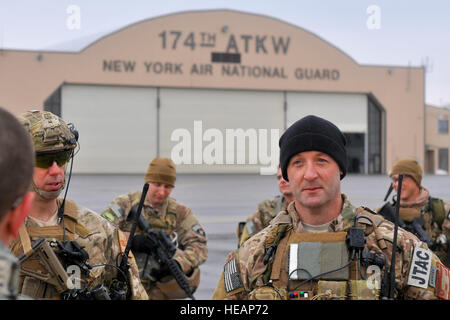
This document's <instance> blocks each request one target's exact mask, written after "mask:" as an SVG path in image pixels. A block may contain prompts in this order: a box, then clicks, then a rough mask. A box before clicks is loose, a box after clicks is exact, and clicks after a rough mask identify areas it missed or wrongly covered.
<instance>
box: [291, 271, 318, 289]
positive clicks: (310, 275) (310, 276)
mask: <svg viewBox="0 0 450 320" xmlns="http://www.w3.org/2000/svg"><path fill="white" fill-rule="evenodd" d="M295 271H305V272H306V273H307V274H308V276H309V280H308V281H311V282H310V285H309V291H312V285H313V283H312V278H313V276H312V274H311V273H310V272H309V271H308V270H306V269H303V268H297V269H294V270H292V271H291V273H289V275H288V280H287V289H288V291H291V290H290V289H289V280H290V279H291V276H292V274H293V273H294V272H295ZM295 289H297V288H295ZM295 289H294V290H295Z"/></svg>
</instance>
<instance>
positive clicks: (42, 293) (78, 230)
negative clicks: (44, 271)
mask: <svg viewBox="0 0 450 320" xmlns="http://www.w3.org/2000/svg"><path fill="white" fill-rule="evenodd" d="M61 200H62V199H58V206H59V205H60V204H61V202H62V201H61ZM64 221H65V229H66V231H65V232H66V240H69V241H70V240H75V241H76V242H77V243H78V244H79V245H80V246H82V247H84V250H86V251H87V253H88V254H89V260H88V261H87V263H88V264H90V265H91V266H94V265H100V264H110V265H116V258H117V257H118V255H120V254H121V253H122V252H123V250H124V246H123V245H122V244H121V243H120V241H119V240H120V239H119V237H120V234H119V232H120V231H119V230H117V229H116V228H114V226H113V225H111V224H110V223H109V222H108V221H106V220H105V219H103V218H102V217H100V216H99V215H98V214H97V213H95V212H93V211H91V210H89V209H87V208H84V207H81V206H78V205H76V204H75V203H74V202H73V201H71V200H68V199H66V203H65V212H64ZM55 227H56V228H55ZM22 228H24V229H26V233H24V232H23V230H22V232H21V233H20V237H18V238H16V239H15V240H14V241H13V242H12V243H11V245H10V248H11V251H12V252H13V253H14V254H15V255H16V256H19V255H20V254H21V253H23V252H24V243H25V242H26V241H27V239H26V237H27V236H29V239H30V242H31V243H32V242H34V241H35V240H37V239H39V238H41V237H44V238H46V239H47V240H48V241H53V240H55V239H56V240H59V241H62V240H63V230H62V226H61V225H57V226H45V227H40V226H39V225H38V224H37V223H36V222H35V221H33V220H32V219H30V218H27V219H26V220H25V223H24V226H22ZM128 261H129V263H130V269H129V275H128V279H129V281H130V286H131V299H133V300H135V299H136V300H147V299H148V296H147V293H146V292H145V289H144V287H143V286H142V284H141V282H140V279H139V273H138V268H137V265H136V261H135V259H134V258H131V259H129V260H128ZM36 271H37V270H36ZM37 272H39V271H37ZM117 277H118V272H117V269H116V268H114V267H111V266H99V267H94V268H92V269H91V271H90V274H89V278H88V279H87V288H88V289H92V288H93V287H95V286H96V285H99V284H104V285H105V287H107V288H108V287H109V286H110V285H111V283H112V281H113V279H115V278H117ZM82 280H83V282H84V281H85V280H86V279H85V278H84V277H83V279H82ZM19 292H21V293H23V294H25V295H28V296H31V297H34V298H37V299H60V295H59V294H58V293H57V291H56V289H55V287H53V286H51V285H49V284H47V283H45V282H42V281H39V280H36V279H34V278H32V277H30V276H24V275H21V276H20V278H19Z"/></svg>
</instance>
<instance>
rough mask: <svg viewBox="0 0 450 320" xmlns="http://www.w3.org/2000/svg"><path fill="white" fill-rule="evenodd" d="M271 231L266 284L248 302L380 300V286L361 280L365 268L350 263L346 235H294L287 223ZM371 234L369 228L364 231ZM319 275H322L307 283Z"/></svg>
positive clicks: (267, 246)
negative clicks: (273, 250) (251, 300)
mask: <svg viewBox="0 0 450 320" xmlns="http://www.w3.org/2000/svg"><path fill="white" fill-rule="evenodd" d="M372 221H373V219H372ZM374 227H375V226H374ZM366 229H367V228H366ZM274 230H275V231H273V235H272V239H270V237H271V236H270V235H269V237H268V238H269V241H268V242H266V252H267V250H270V249H269V248H270V247H273V248H276V249H275V250H276V252H275V254H274V255H272V257H270V259H269V260H268V263H267V265H268V267H267V269H266V270H265V272H264V274H263V282H264V283H265V284H266V285H265V286H263V287H259V288H257V289H255V290H253V291H251V292H250V293H249V299H256V300H259V299H282V300H284V299H293V300H316V299H332V300H346V299H350V300H377V299H378V298H379V285H380V283H379V282H378V283H376V282H374V281H372V280H371V281H368V280H363V279H362V278H361V274H363V275H364V274H365V273H366V268H365V267H364V266H363V265H359V266H358V263H357V261H356V259H355V260H354V261H352V262H351V263H349V261H350V255H349V252H348V250H347V245H346V236H347V232H321V233H295V232H294V231H293V230H292V225H290V224H278V225H277V228H275V229H274ZM371 231H372V229H371V226H370V227H369V229H367V231H366V232H371ZM366 235H367V233H366ZM346 264H347V267H345V268H342V266H345V265H346ZM333 270H336V271H334V272H330V271H333ZM318 274H322V276H319V277H318V278H317V279H314V280H311V281H309V279H311V278H312V277H314V276H316V275H318Z"/></svg>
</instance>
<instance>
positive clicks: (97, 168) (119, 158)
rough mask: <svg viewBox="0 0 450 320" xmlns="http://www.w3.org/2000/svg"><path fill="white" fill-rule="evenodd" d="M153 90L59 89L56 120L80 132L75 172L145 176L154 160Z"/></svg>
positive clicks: (94, 87) (109, 88) (87, 86)
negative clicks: (60, 120) (58, 107)
mask: <svg viewBox="0 0 450 320" xmlns="http://www.w3.org/2000/svg"><path fill="white" fill-rule="evenodd" d="M156 100H157V99H156V89H155V88H137V87H115V86H95V85H67V84H66V85H63V86H62V88H61V116H62V118H63V119H65V120H66V121H67V122H72V123H74V125H75V127H76V128H77V130H78V131H79V134H80V137H79V142H80V150H79V152H78V154H77V155H76V156H75V161H74V165H73V171H74V172H76V173H144V172H145V170H146V169H147V166H148V162H149V160H150V159H152V158H153V157H155V156H156V145H157V143H156V121H157V117H156V115H157V112H156Z"/></svg>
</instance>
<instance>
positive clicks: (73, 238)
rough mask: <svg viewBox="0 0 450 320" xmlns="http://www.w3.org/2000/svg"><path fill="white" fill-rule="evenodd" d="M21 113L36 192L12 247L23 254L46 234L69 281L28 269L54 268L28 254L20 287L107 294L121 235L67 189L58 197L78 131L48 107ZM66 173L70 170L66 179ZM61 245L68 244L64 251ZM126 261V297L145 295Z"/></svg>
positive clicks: (50, 295)
mask: <svg viewBox="0 0 450 320" xmlns="http://www.w3.org/2000/svg"><path fill="white" fill-rule="evenodd" d="M19 119H20V121H21V122H22V124H23V125H24V126H25V128H26V129H27V130H28V132H29V133H30V135H31V138H32V142H33V145H34V151H35V156H36V158H35V167H34V175H33V179H32V183H31V189H32V190H33V191H34V192H35V193H36V197H35V199H34V202H33V203H32V206H31V209H30V212H29V216H28V217H27V219H26V220H25V224H24V225H23V226H22V227H21V228H20V230H19V237H17V238H16V239H15V240H14V241H13V242H12V244H11V246H10V248H11V251H12V252H13V253H14V254H15V255H16V256H19V255H21V254H22V253H23V254H24V255H25V256H27V255H29V254H30V252H33V250H34V248H33V244H37V243H39V242H38V241H36V240H38V239H41V238H45V239H46V241H47V242H48V243H49V245H50V247H51V248H53V249H54V251H55V253H57V257H58V258H59V259H61V265H62V267H63V268H66V271H67V273H68V274H69V275H70V279H71V282H72V284H71V285H70V286H69V285H68V286H67V288H63V289H61V287H58V286H55V285H53V284H54V282H52V281H51V280H52V279H48V280H46V279H44V278H43V277H39V276H33V275H31V274H30V272H28V271H26V270H30V269H31V270H33V271H35V272H36V274H37V275H39V274H47V273H48V274H50V275H51V274H52V273H51V272H48V270H47V269H48V268H47V269H45V268H44V269H43V270H41V269H40V268H42V263H41V264H39V263H35V262H34V261H33V259H29V260H26V262H24V263H22V264H21V272H20V276H19V292H21V293H22V294H25V295H27V296H30V297H33V298H35V299H76V298H80V294H81V293H83V294H84V298H87V297H91V298H92V295H87V294H86V292H94V291H95V290H96V289H98V288H104V290H105V291H106V292H107V295H110V296H111V294H112V293H113V291H112V289H113V286H114V283H116V282H115V281H116V280H117V279H118V278H120V277H118V276H117V275H118V272H119V270H118V269H117V268H116V258H118V256H120V254H121V253H122V252H123V249H124V248H122V247H121V244H120V241H119V240H120V239H121V238H120V237H122V236H123V235H122V234H121V233H120V231H118V230H117V229H116V228H115V227H114V226H113V225H111V224H110V223H109V222H108V221H107V220H105V219H103V218H102V217H100V216H99V215H98V214H97V213H95V212H93V211H91V210H89V209H87V208H84V207H82V206H80V205H77V204H76V203H75V202H73V201H71V200H69V199H66V196H65V195H64V197H63V198H60V197H59V196H60V194H61V192H62V191H63V189H64V188H65V187H66V167H67V166H68V163H69V160H70V159H72V160H73V155H74V150H75V148H76V146H77V139H78V132H77V131H76V130H75V129H74V127H73V126H69V125H67V124H66V123H65V122H64V121H63V120H62V119H61V118H59V117H58V116H56V115H54V114H52V113H50V112H46V111H37V110H33V111H28V112H26V113H23V114H22V115H20V117H19ZM70 176H71V174H70V173H69V175H68V182H69V181H70ZM66 194H67V189H66ZM63 248H65V249H68V250H66V251H64V250H62V249H63ZM75 248H78V250H79V252H78V251H77V252H75V253H77V254H78V257H80V256H82V257H84V258H85V259H83V260H78V262H77V263H76V264H73V265H72V264H71V263H69V262H68V261H69V260H68V259H67V258H68V257H70V258H73V257H75V256H77V255H76V254H73V255H71V254H69V253H70V252H71V253H73V252H74V251H71V250H74V249H75ZM80 248H81V249H80ZM61 252H62V253H64V255H63V254H61ZM79 253H81V255H80V254H79ZM86 258H87V259H86ZM65 259H66V260H65ZM71 261H75V260H74V259H72V260H70V262H71ZM80 261H81V262H80ZM128 261H129V262H130V264H131V267H130V269H129V271H130V272H129V274H128V275H126V282H127V287H128V290H127V293H126V298H127V299H130V298H131V299H148V296H147V294H146V292H145V290H144V288H143V287H142V284H141V282H140V280H139V276H138V269H137V265H136V262H135V260H134V258H130V259H129V260H128ZM33 263H34V264H33ZM77 268H78V269H77ZM63 270H64V269H63ZM124 277H125V275H124ZM64 289H67V290H64ZM63 290H64V291H63ZM76 290H78V291H76ZM75 292H77V295H75V294H74V293H75Z"/></svg>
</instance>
